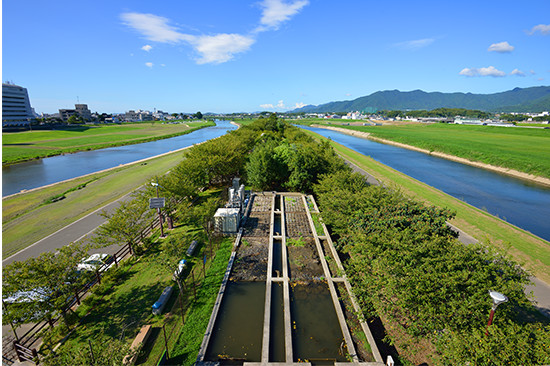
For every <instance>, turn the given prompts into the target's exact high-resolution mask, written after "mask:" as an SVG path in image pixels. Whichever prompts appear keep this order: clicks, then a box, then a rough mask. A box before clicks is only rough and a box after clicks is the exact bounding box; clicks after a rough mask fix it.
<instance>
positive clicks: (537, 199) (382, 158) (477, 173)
mask: <svg viewBox="0 0 550 366" xmlns="http://www.w3.org/2000/svg"><path fill="white" fill-rule="evenodd" d="M300 127H302V128H304V129H307V130H310V131H314V132H316V133H318V134H320V135H322V136H325V137H330V138H331V139H332V140H333V141H335V142H337V143H339V144H342V145H344V146H346V147H349V148H350V149H353V150H355V151H357V152H359V153H361V154H363V155H367V156H370V157H372V158H373V159H375V160H377V161H379V162H381V163H382V164H385V165H388V166H390V167H392V168H393V169H396V170H398V171H400V172H402V173H405V174H407V175H408V176H411V177H413V178H415V179H418V180H419V181H422V182H424V183H426V184H428V185H430V186H432V187H435V188H437V189H439V190H442V191H443V192H445V193H447V194H449V195H451V196H453V197H456V198H458V199H461V200H463V201H465V202H468V203H469V204H471V205H472V206H475V207H477V208H480V209H483V210H486V211H488V212H489V213H491V214H493V215H495V216H498V217H500V218H501V219H503V220H505V221H507V222H509V223H511V224H514V225H516V226H518V227H520V228H522V229H525V230H527V231H530V232H531V233H533V234H535V235H537V236H540V237H541V238H543V239H545V240H550V224H549V223H548V218H549V217H550V189H549V188H546V187H543V186H540V185H536V184H532V183H529V182H526V181H523V180H520V179H515V178H512V177H509V176H506V175H502V174H498V173H494V172H491V171H488V170H484V169H480V168H476V167H472V166H469V165H464V164H460V163H457V162H454V161H450V160H446V159H442V158H438V157H435V156H431V155H428V154H424V153H420V152H417V151H413V150H407V149H403V148H399V147H396V146H391V145H385V144H381V143H377V142H374V141H371V140H367V139H363V138H359V137H353V136H350V135H346V134H343V133H339V132H335V131H331V130H327V129H323V128H314V127H304V126H300Z"/></svg>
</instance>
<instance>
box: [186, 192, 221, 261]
mask: <svg viewBox="0 0 550 366" xmlns="http://www.w3.org/2000/svg"><path fill="white" fill-rule="evenodd" d="M218 207H220V199H219V198H218V197H209V198H208V199H207V200H206V201H204V202H203V203H201V204H199V205H195V206H192V207H191V208H190V209H189V211H188V216H187V218H188V220H189V221H191V222H194V223H196V224H198V225H200V226H201V227H202V228H203V230H204V233H205V234H206V237H207V239H208V247H209V251H210V258H212V237H213V233H214V230H213V227H212V219H213V217H214V214H215V213H216V210H217V208H218Z"/></svg>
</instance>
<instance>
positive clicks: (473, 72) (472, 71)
mask: <svg viewBox="0 0 550 366" xmlns="http://www.w3.org/2000/svg"><path fill="white" fill-rule="evenodd" d="M459 75H463V76H493V77H501V76H505V75H506V73H505V72H504V71H500V70H498V69H497V68H495V67H494V66H489V67H481V68H465V69H462V71H460V72H459Z"/></svg>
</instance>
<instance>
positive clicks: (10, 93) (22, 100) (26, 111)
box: [2, 83, 36, 127]
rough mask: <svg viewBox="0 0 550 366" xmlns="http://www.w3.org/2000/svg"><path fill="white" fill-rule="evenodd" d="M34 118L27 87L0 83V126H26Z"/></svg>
mask: <svg viewBox="0 0 550 366" xmlns="http://www.w3.org/2000/svg"><path fill="white" fill-rule="evenodd" d="M35 120H36V118H35V115H34V112H33V110H32V107H31V102H30V101H29V94H28V93H27V89H26V88H23V87H22V86H19V85H14V84H11V83H2V127H4V126H26V125H30V123H31V122H33V121H35Z"/></svg>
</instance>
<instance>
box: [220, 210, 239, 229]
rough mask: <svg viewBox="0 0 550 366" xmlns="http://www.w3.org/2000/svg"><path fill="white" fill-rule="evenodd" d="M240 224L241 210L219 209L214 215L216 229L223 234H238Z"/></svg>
mask: <svg viewBox="0 0 550 366" xmlns="http://www.w3.org/2000/svg"><path fill="white" fill-rule="evenodd" d="M239 222H240V209H239V208H218V210H217V211H216V214H215V215H214V227H215V228H216V230H217V231H220V232H222V233H227V234H229V233H236V232H237V231H238V230H239Z"/></svg>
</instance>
